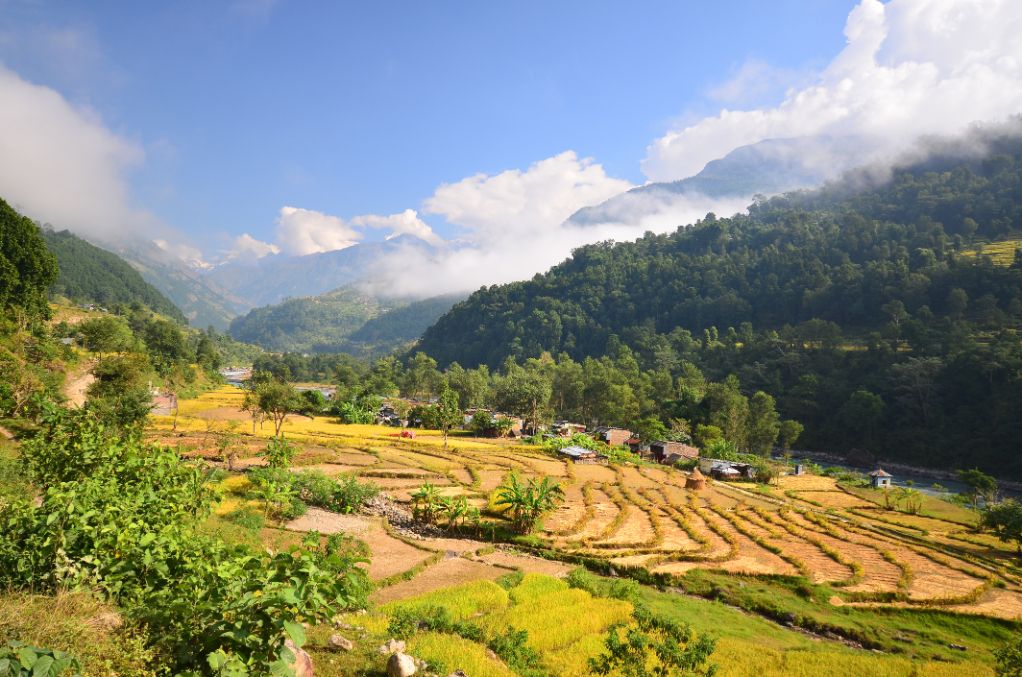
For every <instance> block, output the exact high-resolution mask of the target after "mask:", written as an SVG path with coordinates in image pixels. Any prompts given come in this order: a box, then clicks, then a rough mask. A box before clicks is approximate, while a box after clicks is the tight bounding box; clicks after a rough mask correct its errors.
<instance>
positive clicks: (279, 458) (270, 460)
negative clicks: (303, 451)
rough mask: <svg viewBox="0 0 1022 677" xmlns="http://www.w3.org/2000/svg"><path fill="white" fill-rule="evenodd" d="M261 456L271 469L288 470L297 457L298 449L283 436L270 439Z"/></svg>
mask: <svg viewBox="0 0 1022 677" xmlns="http://www.w3.org/2000/svg"><path fill="white" fill-rule="evenodd" d="M261 455H262V456H264V457H265V458H266V464H267V465H268V466H270V467H271V468H289V467H291V461H293V460H295V456H297V455H298V449H297V447H295V446H294V445H293V444H291V443H290V442H288V441H287V440H285V439H284V438H283V436H278V437H272V438H270V441H269V442H268V443H267V444H266V450H265V451H264V452H263V453H262V454H261Z"/></svg>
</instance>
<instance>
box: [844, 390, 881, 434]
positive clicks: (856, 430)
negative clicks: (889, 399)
mask: <svg viewBox="0 0 1022 677" xmlns="http://www.w3.org/2000/svg"><path fill="white" fill-rule="evenodd" d="M839 416H840V418H841V420H842V422H843V423H844V424H845V426H846V430H847V436H848V439H849V440H851V441H853V442H855V441H861V442H865V443H866V444H867V445H869V446H872V445H873V444H875V443H876V439H877V433H878V432H879V429H880V423H881V422H882V421H883V418H884V401H883V399H881V397H880V396H879V395H876V394H874V393H871V392H870V391H868V390H865V389H862V388H860V389H859V390H856V391H855V392H854V393H852V395H851V397H849V398H848V401H847V402H845V404H844V406H843V407H842V408H841V411H840V413H839Z"/></svg>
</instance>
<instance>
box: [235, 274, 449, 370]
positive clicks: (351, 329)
mask: <svg viewBox="0 0 1022 677" xmlns="http://www.w3.org/2000/svg"><path fill="white" fill-rule="evenodd" d="M460 298H461V297H458V296H439V297H435V298H430V299H425V300H422V301H411V302H410V301H409V300H408V299H382V298H378V297H375V296H372V295H370V294H365V293H363V292H361V291H359V290H358V289H357V288H355V287H342V288H340V289H337V290H335V291H332V292H330V293H328V294H323V295H321V296H310V297H305V298H296V299H288V300H286V301H284V302H283V303H279V304H277V305H272V306H265V307H263V308H256V309H255V310H252V311H250V312H249V313H247V314H246V315H243V316H242V317H238V318H235V320H234V321H233V322H231V330H230V333H231V336H233V337H234V338H235V339H237V340H239V341H244V342H246V343H254V344H256V345H260V346H262V347H264V348H266V349H267V350H274V351H281V352H283V351H297V352H319V353H325V352H343V353H349V354H352V355H366V356H370V355H380V354H384V353H387V352H390V351H393V350H396V349H398V348H401V347H402V346H405V345H406V344H408V343H410V342H412V341H415V340H416V339H418V338H419V337H420V336H421V335H422V332H423V331H425V329H426V328H427V327H429V325H431V324H432V323H433V322H435V321H436V319H437V318H438V317H440V316H441V315H443V314H444V313H445V312H446V311H448V310H449V309H450V308H451V306H453V305H454V303H455V301H457V300H459V299H460Z"/></svg>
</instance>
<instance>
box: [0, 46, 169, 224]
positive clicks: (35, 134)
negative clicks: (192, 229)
mask: <svg viewBox="0 0 1022 677" xmlns="http://www.w3.org/2000/svg"><path fill="white" fill-rule="evenodd" d="M0 101H2V102H3V103H2V105H0V197H2V198H4V199H5V200H7V201H8V202H10V203H12V204H13V205H14V206H15V207H16V208H18V209H20V210H22V211H23V212H24V213H26V214H27V215H28V216H30V217H32V218H34V219H37V220H39V221H43V222H49V223H52V224H53V225H54V226H56V227H59V228H70V229H72V230H75V231H77V232H79V233H82V234H84V235H86V236H93V237H98V238H103V239H112V238H116V237H120V236H123V235H128V234H133V233H137V232H138V231H139V230H140V229H141V228H155V227H157V225H158V224H156V222H155V220H154V219H153V217H152V216H151V215H149V214H146V213H144V212H141V211H139V210H137V209H134V208H132V207H131V206H130V204H129V200H128V184H127V178H126V176H127V172H128V171H129V170H130V169H132V168H133V167H135V166H137V165H139V164H140V163H141V162H142V160H143V156H144V153H143V151H142V149H141V147H140V146H139V145H138V144H136V143H134V142H132V141H130V140H128V139H125V138H123V137H121V136H119V135H117V134H115V133H114V132H112V131H110V130H109V129H108V128H107V127H105V126H104V125H103V123H102V121H101V120H100V119H99V117H98V116H97V115H96V114H95V113H94V112H92V111H89V110H86V109H82V108H76V107H74V106H72V105H71V104H69V103H68V102H67V100H65V99H64V97H62V96H61V95H60V94H59V93H57V92H56V91H54V90H52V89H50V88H48V87H43V86H40V85H36V84H32V83H30V82H27V81H25V80H23V79H22V78H21V77H19V76H18V75H17V74H16V73H14V72H13V71H11V70H9V69H7V68H5V67H4V66H2V65H0Z"/></svg>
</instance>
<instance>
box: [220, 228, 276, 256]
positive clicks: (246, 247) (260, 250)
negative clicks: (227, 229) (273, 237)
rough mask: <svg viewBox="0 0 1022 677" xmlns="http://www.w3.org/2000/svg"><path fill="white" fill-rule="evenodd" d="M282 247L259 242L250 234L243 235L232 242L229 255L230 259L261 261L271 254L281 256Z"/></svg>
mask: <svg viewBox="0 0 1022 677" xmlns="http://www.w3.org/2000/svg"><path fill="white" fill-rule="evenodd" d="M279 253H280V247H278V246H277V245H275V244H271V243H269V242H263V241H262V240H257V239H255V238H254V237H252V236H251V235H249V234H248V233H242V234H241V235H239V236H238V237H236V238H234V240H233V241H232V242H231V248H230V250H229V251H228V253H227V258H228V259H238V258H247V259H261V258H263V257H264V256H269V255H270V254H279Z"/></svg>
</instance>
